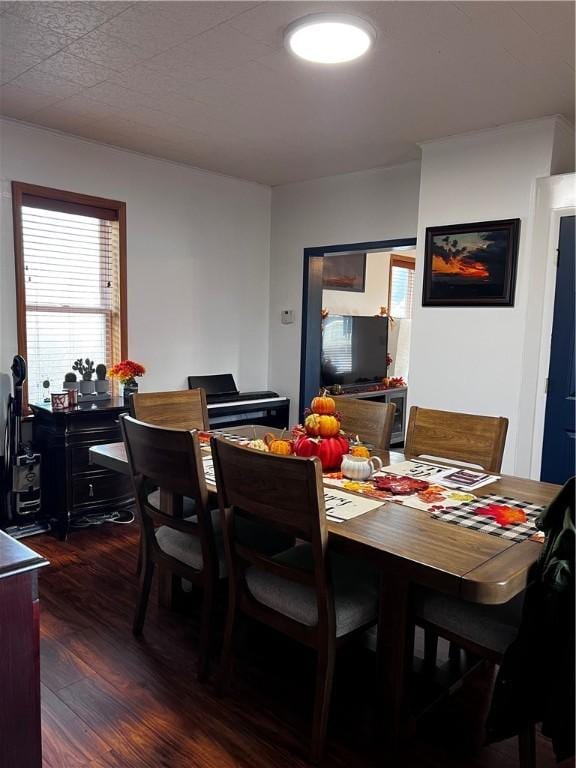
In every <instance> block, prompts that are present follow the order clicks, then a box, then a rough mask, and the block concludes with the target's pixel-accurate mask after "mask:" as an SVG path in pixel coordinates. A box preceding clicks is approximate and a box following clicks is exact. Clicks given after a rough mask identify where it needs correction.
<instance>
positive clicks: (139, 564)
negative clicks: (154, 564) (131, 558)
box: [136, 531, 144, 578]
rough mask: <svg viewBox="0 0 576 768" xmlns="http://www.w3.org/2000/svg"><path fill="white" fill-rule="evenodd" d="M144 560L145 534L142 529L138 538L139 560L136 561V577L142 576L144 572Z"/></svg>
mask: <svg viewBox="0 0 576 768" xmlns="http://www.w3.org/2000/svg"><path fill="white" fill-rule="evenodd" d="M143 561H144V536H143V535H142V531H140V537H139V539H138V562H137V563H136V577H137V578H140V574H141V573H142V563H143Z"/></svg>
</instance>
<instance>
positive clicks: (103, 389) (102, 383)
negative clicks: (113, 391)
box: [94, 379, 110, 395]
mask: <svg viewBox="0 0 576 768" xmlns="http://www.w3.org/2000/svg"><path fill="white" fill-rule="evenodd" d="M94 385H95V386H96V393H97V394H99V395H103V394H105V393H107V392H108V389H109V388H110V382H109V381H108V379H96V381H95V382H94Z"/></svg>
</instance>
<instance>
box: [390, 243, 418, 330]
mask: <svg viewBox="0 0 576 768" xmlns="http://www.w3.org/2000/svg"><path fill="white" fill-rule="evenodd" d="M413 296H414V259H411V258H409V257H407V256H399V255H397V254H395V253H393V254H392V255H391V256H390V284H389V295H388V312H389V313H390V315H391V316H392V317H393V318H395V319H398V320H402V319H410V318H411V317H412V299H413Z"/></svg>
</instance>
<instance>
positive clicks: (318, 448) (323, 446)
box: [294, 436, 348, 472]
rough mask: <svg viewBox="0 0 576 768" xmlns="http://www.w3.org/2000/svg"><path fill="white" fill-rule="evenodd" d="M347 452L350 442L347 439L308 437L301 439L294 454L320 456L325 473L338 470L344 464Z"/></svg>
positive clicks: (295, 447)
mask: <svg viewBox="0 0 576 768" xmlns="http://www.w3.org/2000/svg"><path fill="white" fill-rule="evenodd" d="M347 452H348V440H346V438H345V437H325V438H322V439H319V438H313V437H308V436H306V437H301V438H299V439H298V440H297V441H296V445H295V446H294V453H295V454H296V455H297V456H305V457H310V456H318V458H319V459H320V462H321V463H322V469H323V470H324V472H327V471H329V470H331V469H338V468H339V467H340V464H341V463H342V457H343V456H344V454H345V453H347Z"/></svg>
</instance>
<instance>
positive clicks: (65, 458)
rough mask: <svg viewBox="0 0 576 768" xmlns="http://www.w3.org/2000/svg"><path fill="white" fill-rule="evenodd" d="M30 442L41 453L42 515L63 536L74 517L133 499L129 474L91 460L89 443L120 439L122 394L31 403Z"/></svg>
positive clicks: (128, 502)
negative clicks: (55, 404)
mask: <svg viewBox="0 0 576 768" xmlns="http://www.w3.org/2000/svg"><path fill="white" fill-rule="evenodd" d="M30 408H31V410H32V413H33V414H34V420H33V434H34V445H35V447H36V449H37V450H38V451H39V452H40V453H41V454H42V515H43V516H44V517H46V518H48V519H49V520H50V521H51V523H52V525H53V526H54V527H55V528H56V530H57V532H58V533H59V534H60V536H61V537H62V538H65V537H66V535H67V533H68V530H69V527H70V521H71V520H72V519H73V518H74V517H79V516H83V515H88V514H94V513H102V512H111V511H113V510H115V509H118V508H119V507H123V506H126V505H128V504H131V503H132V486H131V482H130V478H129V477H126V476H125V475H120V474H118V473H116V472H110V471H109V470H106V469H102V467H98V466H97V465H93V464H90V457H89V449H90V447H91V446H93V445H102V444H104V443H116V442H120V441H121V440H122V436H121V434H120V423H119V416H120V414H121V413H123V412H125V411H127V410H128V409H127V408H126V406H125V405H124V401H123V399H122V398H113V399H112V400H107V401H103V402H99V403H91V404H90V405H85V406H77V407H75V408H68V409H66V410H64V411H53V410H52V408H51V407H50V405H49V404H41V405H31V406H30Z"/></svg>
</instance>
